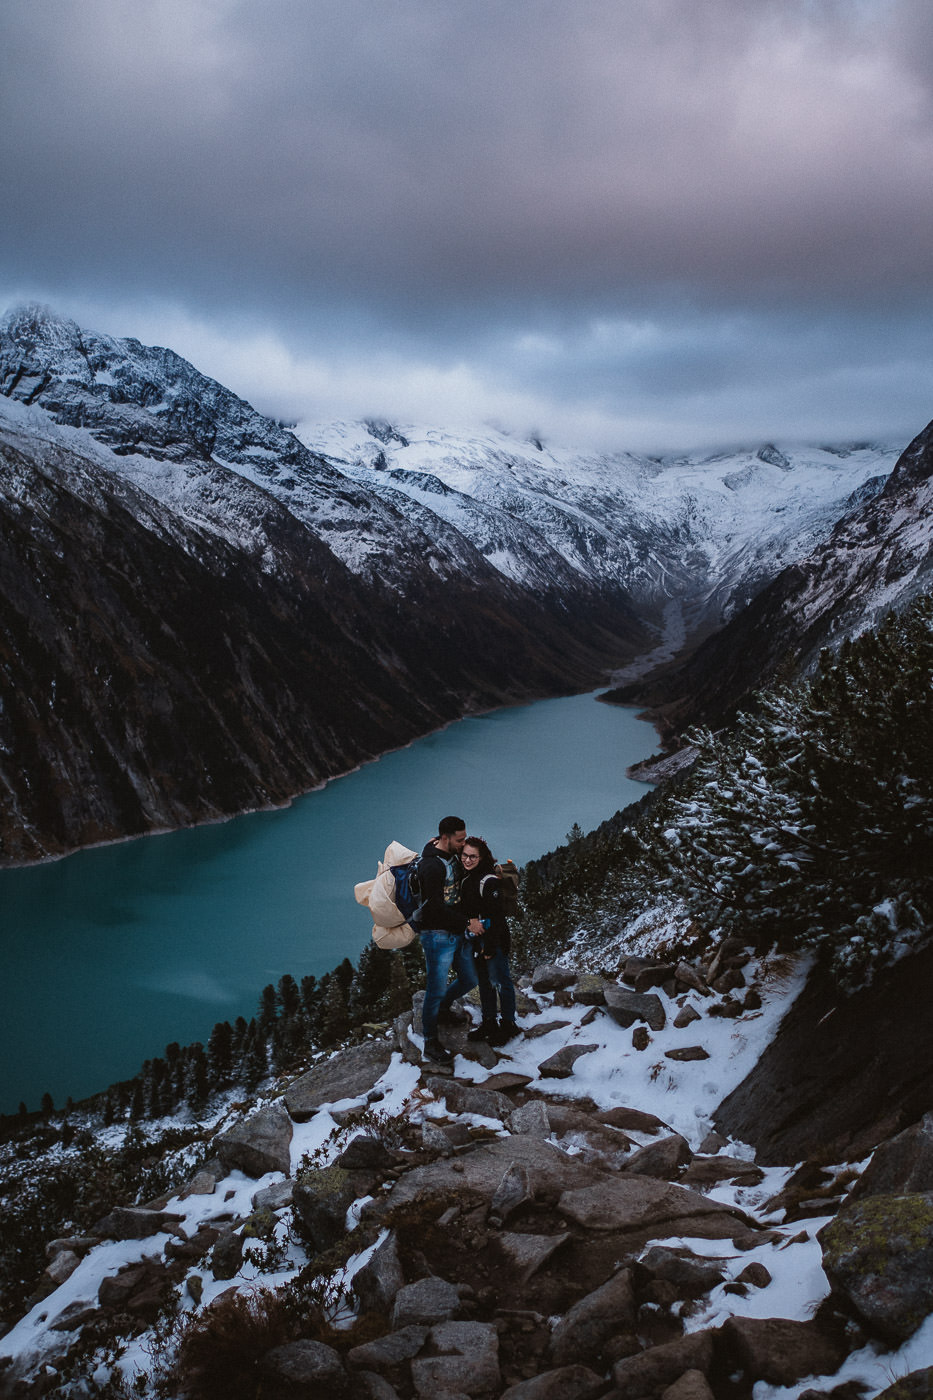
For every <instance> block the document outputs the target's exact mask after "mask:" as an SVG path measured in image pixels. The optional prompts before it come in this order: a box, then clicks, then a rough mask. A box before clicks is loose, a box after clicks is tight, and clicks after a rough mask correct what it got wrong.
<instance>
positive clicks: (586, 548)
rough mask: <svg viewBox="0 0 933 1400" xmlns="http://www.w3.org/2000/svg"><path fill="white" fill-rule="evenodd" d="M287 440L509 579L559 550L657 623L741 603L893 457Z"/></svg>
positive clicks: (496, 440)
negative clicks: (670, 604) (464, 545)
mask: <svg viewBox="0 0 933 1400" xmlns="http://www.w3.org/2000/svg"><path fill="white" fill-rule="evenodd" d="M296 433H297V435H298V436H299V437H300V438H301V440H302V441H303V442H305V443H306V444H307V445H308V446H309V447H311V448H313V450H314V451H316V452H318V453H320V454H321V455H323V456H326V457H328V458H329V459H330V460H331V461H332V462H333V463H334V464H335V465H337V466H339V468H340V469H341V471H343V472H344V473H345V474H346V475H348V476H352V477H353V479H354V480H356V481H357V482H359V483H361V484H366V485H368V487H369V489H371V490H373V491H376V492H378V493H379V494H380V495H383V496H384V497H385V498H387V499H388V498H391V499H397V495H396V493H402V494H403V495H404V496H406V497H407V498H408V499H409V501H411V502H417V503H419V504H420V505H422V506H425V507H427V508H429V509H430V510H432V511H433V512H434V513H435V514H436V515H437V516H439V517H441V518H443V519H446V520H448V521H449V522H450V523H452V524H455V525H456V527H457V528H458V529H459V530H461V531H462V533H463V534H464V535H466V536H467V538H470V539H472V540H473V541H474V542H475V543H476V544H477V545H478V547H479V548H480V549H481V550H482V552H483V554H484V555H485V556H486V557H487V558H488V559H490V560H491V561H492V562H494V563H495V564H496V567H498V568H500V569H502V571H503V572H507V573H509V574H510V575H511V576H512V577H514V578H517V579H523V580H528V581H529V582H531V581H532V580H534V579H535V577H536V573H537V572H538V571H539V570H540V568H541V566H542V565H545V566H546V567H547V569H548V570H551V569H552V568H553V556H554V554H556V555H559V556H560V557H561V559H562V560H563V561H565V563H566V564H567V565H569V566H570V567H571V568H572V569H574V570H575V571H576V572H578V573H579V574H581V575H583V576H585V577H587V578H590V579H592V580H594V581H600V582H604V583H610V584H612V585H615V586H619V587H622V588H624V589H625V590H626V591H627V592H628V593H629V594H630V596H631V597H632V598H633V599H635V600H636V601H637V603H638V605H639V606H640V607H642V608H646V609H649V610H650V611H651V615H652V616H655V617H656V616H657V615H658V610H659V609H660V608H661V607H663V604H664V603H665V601H667V600H669V599H671V598H675V599H677V600H678V601H680V602H681V603H682V604H683V605H684V606H685V607H686V610H687V613H688V616H689V618H690V621H691V623H692V625H693V626H696V625H698V624H699V623H701V622H706V621H708V620H711V619H712V620H714V621H716V622H718V621H720V620H721V615H728V614H729V613H730V612H732V611H734V610H735V609H736V608H738V607H739V606H741V605H743V604H744V602H746V601H747V600H748V598H749V597H750V596H752V594H753V593H754V592H755V591H756V590H757V589H758V588H760V587H761V586H762V584H763V583H764V582H766V581H767V580H768V579H769V578H770V577H772V576H773V574H774V573H775V572H777V571H779V570H780V569H781V568H782V567H783V566H784V565H785V564H786V563H788V562H789V561H790V560H792V559H795V558H798V557H800V555H801V554H802V553H806V552H807V550H808V549H809V548H811V547H812V546H813V544H814V543H815V542H816V541H817V540H818V539H819V538H821V537H822V536H823V535H824V534H825V533H827V532H828V531H829V529H831V527H832V525H833V524H834V523H835V521H836V520H837V519H838V517H839V515H840V514H841V513H842V511H843V510H844V509H846V507H847V505H848V503H849V502H850V500H851V499H852V497H853V495H857V494H858V493H868V494H871V493H874V492H877V491H878V490H880V489H881V486H882V485H883V481H884V479H885V477H886V475H887V473H888V471H889V470H890V469H891V467H892V466H893V463H894V461H895V459H896V450H895V449H893V448H891V447H883V446H873V445H869V444H862V445H859V446H856V447H842V448H807V449H803V448H798V449H788V450H787V452H781V451H778V450H777V449H776V448H774V447H771V446H766V447H762V448H760V449H758V450H757V451H755V450H747V451H739V452H734V453H728V454H715V455H711V456H710V455H706V456H702V457H698V458H695V459H691V458H668V459H651V458H647V457H641V458H639V457H636V456H633V455H632V454H630V453H624V452H620V453H614V454H611V455H610V454H602V455H590V456H586V455H582V454H580V453H575V452H572V451H569V450H564V449H560V448H556V447H544V446H537V445H535V444H532V443H528V442H521V441H519V440H517V439H514V438H510V437H508V436H507V435H506V434H504V433H499V432H495V431H493V430H487V431H486V432H484V433H483V434H482V435H481V436H479V435H478V436H475V437H470V438H456V437H453V436H452V435H450V434H445V433H442V432H439V431H437V430H432V429H425V428H414V427H410V426H407V425H406V426H403V427H394V426H391V425H388V424H385V423H378V422H377V423H362V424H352V423H335V424H329V425H318V424H312V423H301V424H299V425H298V426H297V428H296ZM523 545H524V548H523ZM547 547H549V549H550V551H553V553H551V552H549V553H547V554H543V553H542V549H543V548H547ZM537 561H541V563H538V562H537Z"/></svg>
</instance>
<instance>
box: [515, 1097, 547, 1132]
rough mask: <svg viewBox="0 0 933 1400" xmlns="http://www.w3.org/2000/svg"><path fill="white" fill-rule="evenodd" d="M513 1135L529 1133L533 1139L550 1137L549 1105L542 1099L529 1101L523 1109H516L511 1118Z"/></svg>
mask: <svg viewBox="0 0 933 1400" xmlns="http://www.w3.org/2000/svg"><path fill="white" fill-rule="evenodd" d="M509 1128H510V1129H511V1131H512V1132H513V1133H529V1134H531V1136H532V1137H542V1138H546V1137H550V1135H551V1123H550V1119H549V1118H548V1110H547V1104H546V1103H543V1102H542V1101H541V1099H529V1100H528V1102H527V1103H525V1104H522V1106H521V1108H514V1109H513V1110H512V1113H511V1115H510V1117H509Z"/></svg>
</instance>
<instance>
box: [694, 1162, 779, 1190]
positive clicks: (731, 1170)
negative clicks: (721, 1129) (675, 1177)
mask: <svg viewBox="0 0 933 1400" xmlns="http://www.w3.org/2000/svg"><path fill="white" fill-rule="evenodd" d="M764 1175H765V1174H764V1172H763V1171H762V1170H761V1167H758V1166H756V1165H755V1163H754V1162H745V1161H743V1160H742V1158H741V1157H720V1156H716V1157H694V1159H693V1161H692V1162H691V1163H690V1165H689V1167H688V1168H687V1170H686V1171H685V1172H684V1174H683V1176H682V1177H681V1178H680V1183H681V1185H682V1186H700V1187H703V1186H713V1185H715V1183H716V1182H717V1181H737V1182H741V1184H742V1185H743V1186H756V1185H757V1184H758V1182H759V1181H763V1180H764Z"/></svg>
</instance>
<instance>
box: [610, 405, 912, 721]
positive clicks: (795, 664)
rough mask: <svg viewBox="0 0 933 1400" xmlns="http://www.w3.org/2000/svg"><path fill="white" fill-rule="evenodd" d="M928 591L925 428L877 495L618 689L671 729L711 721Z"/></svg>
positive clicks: (626, 699) (858, 502) (622, 697)
mask: <svg viewBox="0 0 933 1400" xmlns="http://www.w3.org/2000/svg"><path fill="white" fill-rule="evenodd" d="M931 585H933V423H931V424H929V425H928V426H927V427H926V428H925V429H924V430H923V432H922V433H920V434H918V436H917V437H916V438H915V439H914V440H913V442H912V443H911V444H910V445H909V446H908V447H907V448H906V449H905V451H904V452H903V453H902V454H901V456H900V458H899V459H898V462H897V464H896V466H895V469H894V471H893V472H892V473H891V475H890V477H889V478H888V479H887V481H886V482H885V484H884V486H883V489H882V490H881V491H880V492H879V493H878V494H877V495H873V496H871V498H870V499H869V500H868V501H867V502H865V501H864V500H860V499H859V496H858V493H857V494H856V508H855V509H854V510H852V511H850V513H848V514H847V515H845V516H843V518H842V519H841V520H840V521H839V522H838V523H837V525H836V527H835V528H834V529H833V530H832V532H831V533H830V534H829V536H828V537H827V538H825V539H823V540H821V541H820V542H819V543H818V544H817V545H816V546H815V548H813V549H812V550H811V551H810V553H809V554H807V555H806V556H805V557H803V558H801V559H799V560H798V561H796V562H795V563H793V564H791V565H789V566H788V567H787V568H786V569H784V570H783V571H782V572H781V573H780V574H779V575H778V577H777V578H775V579H774V580H773V582H772V583H770V584H769V585H768V586H767V587H766V588H765V589H764V590H763V591H762V592H761V593H760V594H759V595H758V596H757V597H756V598H755V599H754V600H753V602H752V603H751V604H750V605H749V607H747V608H746V609H745V610H744V611H742V612H740V613H739V614H738V615H737V616H735V617H734V618H733V619H732V621H731V622H729V623H728V624H727V625H726V626H725V627H724V628H723V629H722V630H721V631H720V632H717V633H715V634H714V635H713V636H711V637H710V638H709V639H708V640H707V641H706V642H704V643H703V645H702V646H701V647H699V649H698V650H697V651H696V653H695V654H694V655H693V656H692V657H690V658H689V660H688V661H687V662H685V663H684V664H683V665H681V666H679V667H676V668H674V669H672V670H669V671H668V672H667V673H666V674H665V675H663V676H659V677H656V678H654V679H650V678H649V680H648V681H647V682H646V683H640V682H635V683H634V684H633V685H630V686H628V687H625V688H623V689H622V690H621V691H619V692H618V694H617V696H616V698H618V699H619V700H621V701H622V702H623V703H634V704H646V705H650V706H651V707H652V709H653V710H654V711H655V713H656V715H657V718H658V720H659V721H660V722H661V723H662V724H663V725H665V726H666V727H668V728H670V729H671V730H682V729H683V728H685V727H686V726H688V725H690V724H695V723H697V722H698V721H699V722H702V723H707V724H713V725H718V724H720V723H721V722H722V720H723V718H724V717H726V716H728V715H729V714H730V713H731V712H733V711H734V709H735V707H736V706H737V705H739V704H740V703H741V702H742V701H743V700H744V699H745V698H746V697H747V696H748V694H749V692H750V691H752V690H755V689H760V688H761V687H762V686H763V685H765V684H766V683H767V682H768V681H769V680H770V679H772V678H774V677H775V676H776V675H777V674H778V673H779V672H780V671H782V670H786V671H788V672H790V673H797V672H799V671H801V670H805V669H806V668H807V666H808V665H810V664H811V663H812V662H813V661H814V660H815V658H816V656H817V655H818V653H819V651H820V649H821V648H822V647H824V646H832V645H838V643H839V642H841V641H842V640H843V639H844V638H845V637H849V636H855V635H858V634H859V633H860V632H862V631H864V630H865V629H866V628H867V627H869V626H870V625H871V624H872V623H873V622H874V621H876V620H878V619H879V618H880V617H882V616H883V615H884V614H885V613H886V612H887V611H889V609H891V608H892V607H899V606H902V605H903V604H904V603H906V602H908V601H909V600H910V599H911V598H913V597H915V596H916V595H917V594H918V593H920V592H923V591H924V590H926V589H929V588H930V587H931Z"/></svg>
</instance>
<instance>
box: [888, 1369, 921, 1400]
mask: <svg viewBox="0 0 933 1400" xmlns="http://www.w3.org/2000/svg"><path fill="white" fill-rule="evenodd" d="M931 1396H933V1366H925V1367H924V1368H923V1369H922V1370H921V1371H911V1373H910V1375H909V1376H901V1378H900V1380H897V1381H895V1382H894V1384H893V1385H889V1386H888V1387H887V1389H885V1390H882V1392H881V1394H880V1395H878V1396H876V1397H875V1400H930V1397H931Z"/></svg>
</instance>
